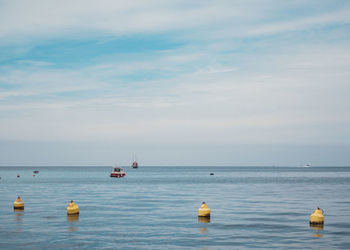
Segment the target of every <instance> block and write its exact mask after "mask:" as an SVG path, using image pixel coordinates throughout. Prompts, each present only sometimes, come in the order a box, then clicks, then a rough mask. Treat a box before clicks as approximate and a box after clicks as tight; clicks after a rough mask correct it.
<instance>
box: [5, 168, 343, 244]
mask: <svg viewBox="0 0 350 250" xmlns="http://www.w3.org/2000/svg"><path fill="white" fill-rule="evenodd" d="M35 169H38V170H39V171H40V173H39V174H37V175H36V176H33V170H35ZM124 169H125V170H126V172H127V175H126V177H124V178H119V179H115V178H110V177H109V172H110V171H111V170H112V168H111V167H99V166H96V167H35V166H33V167H0V177H1V179H0V194H1V196H0V221H1V223H0V248H1V249H17V248H110V249H112V248H114V249H115V248H123V249H184V248H185V249H242V248H252V249H256V248H259V249H264V248H265V249H273V248H277V249H281V248H284V249H285V248H292V249H300V248H308V249H348V248H349V246H350V168H347V167H311V168H293V167H140V168H138V169H132V168H130V167H126V168H124ZM211 172H213V173H214V175H213V176H211V175H210V173H211ZM17 173H19V174H20V175H21V177H20V178H16V175H17ZM17 195H20V196H21V197H22V199H23V200H24V203H25V209H24V211H14V210H13V207H12V206H13V201H14V200H15V199H16V197H17ZM70 200H74V201H75V202H76V203H77V204H78V205H79V208H80V215H79V216H77V217H67V215H66V207H67V205H68V203H69V201H70ZM202 201H205V202H206V203H207V204H208V206H209V207H210V208H211V210H212V213H211V218H210V220H198V217H197V210H198V208H199V206H200V205H201V203H202ZM316 207H321V208H322V209H323V210H324V212H325V225H324V227H323V228H315V227H314V228H312V227H310V226H309V216H310V214H311V213H312V212H313V211H314V209H315V208H316Z"/></svg>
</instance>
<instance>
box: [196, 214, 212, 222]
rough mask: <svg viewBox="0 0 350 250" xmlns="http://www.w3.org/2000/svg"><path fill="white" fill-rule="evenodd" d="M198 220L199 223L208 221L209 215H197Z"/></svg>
mask: <svg viewBox="0 0 350 250" xmlns="http://www.w3.org/2000/svg"><path fill="white" fill-rule="evenodd" d="M198 222H200V223H210V217H201V216H198Z"/></svg>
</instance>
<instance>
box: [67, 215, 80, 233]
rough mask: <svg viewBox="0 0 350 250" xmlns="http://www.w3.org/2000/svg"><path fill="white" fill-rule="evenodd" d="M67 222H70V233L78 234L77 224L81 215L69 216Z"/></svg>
mask: <svg viewBox="0 0 350 250" xmlns="http://www.w3.org/2000/svg"><path fill="white" fill-rule="evenodd" d="M67 221H68V225H69V226H68V231H69V232H76V231H78V227H77V223H78V221H79V214H70V215H67Z"/></svg>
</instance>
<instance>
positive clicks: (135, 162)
mask: <svg viewBox="0 0 350 250" xmlns="http://www.w3.org/2000/svg"><path fill="white" fill-rule="evenodd" d="M131 167H132V168H138V167H139V164H138V163H137V161H136V156H135V153H134V161H133V162H132V164H131Z"/></svg>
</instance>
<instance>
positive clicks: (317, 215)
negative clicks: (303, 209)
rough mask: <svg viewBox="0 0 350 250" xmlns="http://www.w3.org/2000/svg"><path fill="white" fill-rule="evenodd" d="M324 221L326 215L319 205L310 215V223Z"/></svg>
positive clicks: (317, 223) (314, 223) (321, 222)
mask: <svg viewBox="0 0 350 250" xmlns="http://www.w3.org/2000/svg"><path fill="white" fill-rule="evenodd" d="M323 223H324V216H323V213H322V211H321V209H320V208H319V207H318V208H317V209H316V210H315V211H314V212H313V213H312V214H311V215H310V225H319V224H323Z"/></svg>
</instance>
